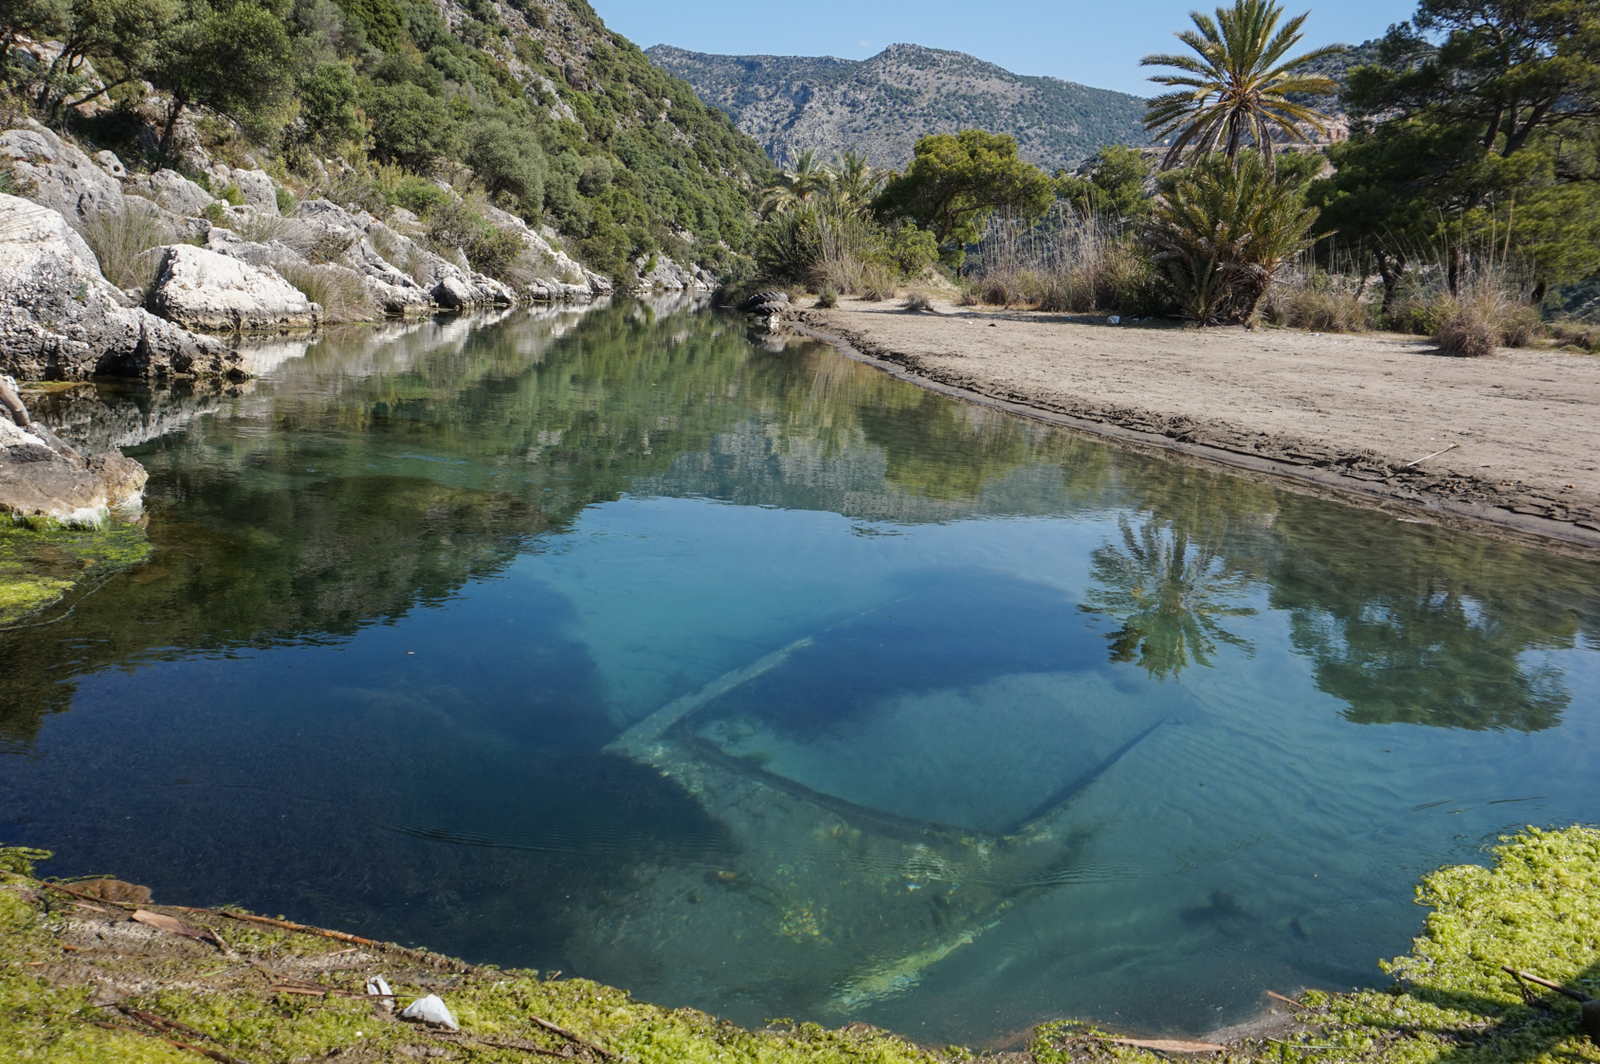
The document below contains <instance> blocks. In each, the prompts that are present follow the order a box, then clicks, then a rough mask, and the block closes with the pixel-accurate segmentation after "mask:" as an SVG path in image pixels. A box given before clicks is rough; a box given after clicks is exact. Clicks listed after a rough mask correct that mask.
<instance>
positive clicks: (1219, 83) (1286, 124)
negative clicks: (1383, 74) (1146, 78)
mask: <svg viewBox="0 0 1600 1064" xmlns="http://www.w3.org/2000/svg"><path fill="white" fill-rule="evenodd" d="M1282 14H1283V8H1281V7H1279V6H1278V5H1277V4H1274V3H1272V2H1271V0H1234V5H1233V8H1232V10H1229V9H1227V8H1223V7H1219V8H1217V18H1216V21H1214V22H1213V21H1212V20H1211V19H1210V18H1209V17H1207V16H1206V15H1202V14H1200V12H1198V11H1191V12H1190V13H1189V17H1190V18H1191V19H1193V20H1194V24H1195V29H1192V30H1184V31H1183V32H1181V33H1178V34H1176V36H1177V38H1178V39H1179V40H1180V41H1182V42H1183V43H1184V44H1187V45H1188V46H1189V47H1190V48H1192V49H1194V50H1195V52H1196V53H1198V55H1199V58H1195V57H1194V56H1190V55H1147V56H1145V57H1144V58H1143V59H1141V60H1139V65H1140V66H1167V67H1177V68H1178V69H1179V70H1183V71H1187V72H1188V73H1187V74H1158V75H1155V76H1152V77H1151V78H1150V80H1151V81H1154V82H1156V83H1157V84H1159V85H1168V86H1176V87H1177V88H1176V89H1175V91H1173V92H1168V93H1163V94H1162V95H1160V96H1157V97H1156V98H1155V99H1153V100H1151V101H1150V109H1149V110H1148V111H1146V112H1145V115H1144V128H1145V129H1148V130H1153V131H1154V137H1155V139H1157V140H1160V139H1162V138H1164V137H1167V136H1170V135H1171V134H1174V133H1178V134H1179V135H1178V137H1177V139H1175V140H1174V141H1173V142H1172V147H1171V149H1170V150H1169V151H1168V152H1167V157H1166V159H1164V160H1163V161H1162V164H1161V166H1162V168H1163V169H1167V168H1169V167H1171V166H1172V165H1173V164H1174V163H1176V162H1177V161H1178V160H1179V159H1180V158H1181V157H1182V155H1183V150H1184V149H1185V148H1187V147H1190V146H1191V145H1192V146H1193V147H1194V149H1195V150H1196V151H1198V152H1202V153H1210V152H1214V151H1218V150H1220V151H1222V152H1224V153H1225V154H1226V155H1227V157H1228V159H1229V160H1230V161H1231V160H1233V159H1235V158H1237V156H1238V154H1239V150H1240V149H1241V148H1243V147H1244V146H1245V145H1246V143H1247V141H1248V143H1250V144H1253V145H1254V146H1255V148H1256V149H1257V150H1258V151H1260V152H1261V154H1262V156H1263V157H1264V158H1265V159H1266V161H1267V164H1268V165H1269V166H1270V165H1271V163H1272V145H1273V137H1274V135H1276V134H1282V135H1284V136H1286V137H1287V138H1288V139H1290V140H1296V141H1302V142H1303V141H1305V139H1306V135H1305V130H1304V129H1303V128H1302V126H1310V127H1312V128H1313V129H1315V130H1316V131H1317V132H1319V133H1322V134H1323V135H1326V134H1327V132H1328V125H1327V124H1328V121H1329V117H1328V116H1327V115H1325V114H1323V113H1322V112H1320V111H1315V110H1313V109H1311V108H1309V107H1306V106H1304V105H1303V104H1299V103H1295V102H1294V101H1293V100H1291V99H1289V95H1290V94H1291V93H1300V94H1304V95H1313V96H1327V95H1330V94H1332V93H1334V92H1336V91H1337V90H1338V85H1337V84H1336V83H1335V82H1334V80H1333V79H1332V78H1327V77H1323V76H1321V75H1316V74H1295V73H1293V70H1294V68H1295V67H1298V66H1300V65H1301V64H1302V63H1309V62H1311V61H1313V60H1316V59H1322V58H1325V57H1327V56H1330V55H1336V54H1338V53H1339V52H1342V51H1344V50H1345V46H1344V45H1342V44H1330V45H1328V46H1327V47H1325V48H1318V49H1317V50H1316V51H1314V52H1307V53H1306V54H1304V55H1300V56H1296V57H1295V58H1293V59H1285V58H1283V56H1284V53H1285V52H1287V51H1288V50H1289V49H1290V48H1292V47H1294V45H1295V42H1297V41H1299V40H1300V37H1301V34H1300V27H1301V26H1302V25H1303V24H1304V23H1305V20H1306V15H1300V16H1299V17H1297V18H1292V19H1290V20H1289V21H1288V22H1287V23H1286V24H1285V25H1284V26H1283V28H1282V29H1277V25H1278V18H1279V16H1280V15H1282ZM1307 14H1309V12H1307ZM1180 131H1181V132H1180Z"/></svg>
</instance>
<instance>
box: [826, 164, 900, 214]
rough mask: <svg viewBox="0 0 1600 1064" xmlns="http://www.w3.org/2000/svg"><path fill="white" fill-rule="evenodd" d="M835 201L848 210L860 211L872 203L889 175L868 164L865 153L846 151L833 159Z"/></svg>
mask: <svg viewBox="0 0 1600 1064" xmlns="http://www.w3.org/2000/svg"><path fill="white" fill-rule="evenodd" d="M831 169H832V172H833V187H832V192H833V199H834V202H835V203H837V204H838V205H839V206H841V207H844V208H846V209H848V210H859V209H862V208H865V207H866V206H867V204H869V203H871V202H872V200H873V197H875V196H876V195H877V194H878V188H879V186H881V185H882V184H883V181H884V178H886V177H888V176H889V175H888V174H886V173H884V172H883V171H882V170H875V169H873V168H872V167H871V166H869V165H868V164H867V153H866V152H864V151H861V152H858V151H846V152H843V153H841V154H839V155H835V156H834V157H833V166H832V168H831Z"/></svg>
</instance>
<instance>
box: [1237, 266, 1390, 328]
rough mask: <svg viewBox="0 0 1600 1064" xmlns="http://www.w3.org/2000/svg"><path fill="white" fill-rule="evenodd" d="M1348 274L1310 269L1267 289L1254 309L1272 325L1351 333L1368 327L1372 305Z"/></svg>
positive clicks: (1370, 320) (1370, 322)
mask: <svg viewBox="0 0 1600 1064" xmlns="http://www.w3.org/2000/svg"><path fill="white" fill-rule="evenodd" d="M1364 295H1365V293H1364V292H1362V290H1361V286H1360V285H1359V284H1356V283H1353V282H1352V281H1351V279H1350V278H1347V277H1343V276H1338V275H1333V274H1328V273H1324V272H1322V271H1321V270H1311V271H1307V272H1302V273H1299V274H1295V275H1293V276H1290V277H1287V278H1285V279H1283V280H1282V281H1280V282H1279V283H1277V284H1274V285H1273V286H1272V287H1271V288H1269V289H1268V290H1267V293H1266V295H1265V296H1264V297H1263V298H1262V300H1261V304H1260V307H1259V311H1258V313H1259V314H1260V315H1261V317H1262V318H1263V319H1264V320H1266V321H1267V322H1270V323H1271V324H1273V325H1278V326H1281V327H1283V328H1288V329H1309V330H1311V331H1313V332H1330V333H1352V332H1365V331H1366V330H1368V329H1370V328H1372V317H1373V308H1372V305H1371V304H1370V303H1369V302H1368V301H1366V300H1365V299H1364V298H1363V296H1364Z"/></svg>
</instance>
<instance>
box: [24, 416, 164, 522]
mask: <svg viewBox="0 0 1600 1064" xmlns="http://www.w3.org/2000/svg"><path fill="white" fill-rule="evenodd" d="M148 479H149V474H148V473H146V472H145V469H144V466H142V465H140V464H139V463H138V462H135V461H134V460H133V459H131V458H124V457H123V456H122V455H120V454H105V455H95V456H93V457H90V458H85V457H84V456H82V455H80V454H79V453H78V452H77V451H74V450H73V449H72V448H71V447H68V446H67V445H66V444H65V443H62V442H61V441H60V440H59V439H57V438H56V436H55V434H54V433H52V432H51V431H50V430H49V429H47V428H45V427H44V426H43V425H40V424H38V423H37V422H33V423H31V424H29V425H28V426H27V427H26V428H24V427H22V426H21V425H19V424H17V423H16V422H15V421H13V420H11V419H10V418H5V417H0V513H9V514H12V515H15V516H17V517H23V518H40V517H42V518H49V519H51V520H55V521H60V522H61V523H63V524H69V525H98V524H99V523H100V522H101V521H103V520H105V518H106V515H107V514H108V513H109V512H110V510H111V509H112V508H114V507H122V506H132V505H136V504H137V503H138V502H139V497H140V495H141V493H142V492H143V491H144V484H145V481H146V480H148Z"/></svg>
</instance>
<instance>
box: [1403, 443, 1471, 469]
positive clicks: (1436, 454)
mask: <svg viewBox="0 0 1600 1064" xmlns="http://www.w3.org/2000/svg"><path fill="white" fill-rule="evenodd" d="M1460 446H1461V445H1460V444H1459V443H1452V444H1451V445H1450V446H1448V447H1446V448H1445V449H1444V451H1434V452H1433V453H1432V454H1425V455H1423V456H1422V457H1421V458H1418V459H1417V460H1416V461H1415V462H1407V463H1406V464H1405V465H1403V466H1401V467H1400V468H1401V469H1410V468H1411V467H1412V466H1414V465H1421V464H1422V463H1423V462H1426V461H1427V460H1428V459H1430V458H1437V457H1439V456H1440V455H1441V454H1444V453H1445V451H1453V450H1455V449H1456V448H1457V447H1460Z"/></svg>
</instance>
